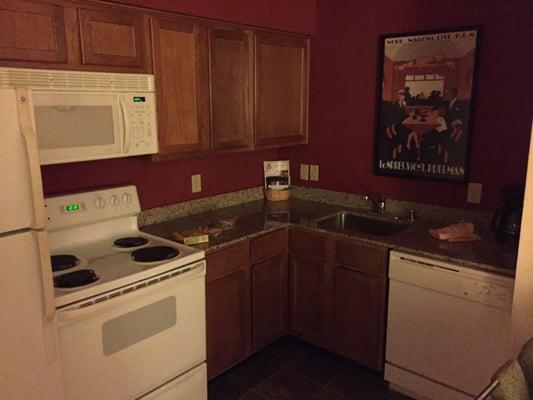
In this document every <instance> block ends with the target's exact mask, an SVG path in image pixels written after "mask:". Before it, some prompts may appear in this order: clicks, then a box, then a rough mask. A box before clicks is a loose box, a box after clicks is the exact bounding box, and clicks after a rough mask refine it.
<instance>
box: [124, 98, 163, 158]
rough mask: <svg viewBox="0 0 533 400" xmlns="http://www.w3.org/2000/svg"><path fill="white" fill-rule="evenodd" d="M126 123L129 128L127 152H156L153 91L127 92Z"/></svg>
mask: <svg viewBox="0 0 533 400" xmlns="http://www.w3.org/2000/svg"><path fill="white" fill-rule="evenodd" d="M124 96H125V99H124V100H125V104H126V106H127V110H126V112H127V116H126V123H127V125H128V129H129V143H127V144H126V152H127V153H129V154H137V153H139V154H146V153H148V152H153V153H156V152H157V120H156V112H155V95H154V94H153V93H127V94H125V95H124Z"/></svg>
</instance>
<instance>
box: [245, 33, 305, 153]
mask: <svg viewBox="0 0 533 400" xmlns="http://www.w3.org/2000/svg"><path fill="white" fill-rule="evenodd" d="M308 64H309V39H308V38H302V37H297V36H289V35H282V34H273V33H257V34H256V36H255V138H256V140H255V141H256V145H257V146H273V145H284V144H296V143H305V142H307V108H308V69H309V65H308Z"/></svg>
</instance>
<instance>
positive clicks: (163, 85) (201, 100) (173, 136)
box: [152, 19, 209, 155]
mask: <svg viewBox="0 0 533 400" xmlns="http://www.w3.org/2000/svg"><path fill="white" fill-rule="evenodd" d="M152 38H153V47H154V73H155V79H156V93H157V106H158V110H157V114H158V121H159V153H160V154H164V155H168V154H179V153H192V152H199V151H202V150H206V149H208V148H209V85H208V70H207V65H208V54H207V29H206V28H205V27H203V26H201V25H198V24H196V23H194V22H190V21H185V20H178V19H176V20H163V19H152Z"/></svg>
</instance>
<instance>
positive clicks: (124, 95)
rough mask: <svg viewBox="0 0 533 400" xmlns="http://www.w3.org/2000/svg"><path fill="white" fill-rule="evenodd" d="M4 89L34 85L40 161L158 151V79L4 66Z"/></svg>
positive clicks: (0, 84) (1, 77) (1, 78)
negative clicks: (155, 89)
mask: <svg viewBox="0 0 533 400" xmlns="http://www.w3.org/2000/svg"><path fill="white" fill-rule="evenodd" d="M0 87H12V88H27V89H30V93H31V98H30V99H28V101H30V105H31V108H32V111H33V119H34V127H35V131H36V133H37V140H38V148H39V160H40V163H41V165H47V164H60V163H67V162H75V161H87V160H99V159H104V158H116V157H127V156H136V155H143V154H154V153H157V151H158V146H157V121H156V120H157V118H156V109H155V108H156V105H155V93H154V77H153V75H146V74H110V73H100V72H76V71H52V70H33V69H31V70H30V69H20V68H0Z"/></svg>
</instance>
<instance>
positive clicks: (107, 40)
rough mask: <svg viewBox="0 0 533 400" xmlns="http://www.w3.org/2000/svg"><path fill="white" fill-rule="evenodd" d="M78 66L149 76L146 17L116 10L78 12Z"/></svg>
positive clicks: (85, 10) (148, 43)
mask: <svg viewBox="0 0 533 400" xmlns="http://www.w3.org/2000/svg"><path fill="white" fill-rule="evenodd" d="M79 23H80V40H81V53H82V62H83V64H85V65H103V66H116V67H124V68H127V69H128V70H131V71H132V72H133V71H138V72H150V71H151V69H150V51H149V48H150V42H149V39H150V37H149V30H148V26H147V17H145V16H143V15H141V14H132V13H129V12H127V11H124V10H119V9H105V10H100V9H98V10H87V9H83V8H82V9H80V10H79Z"/></svg>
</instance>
